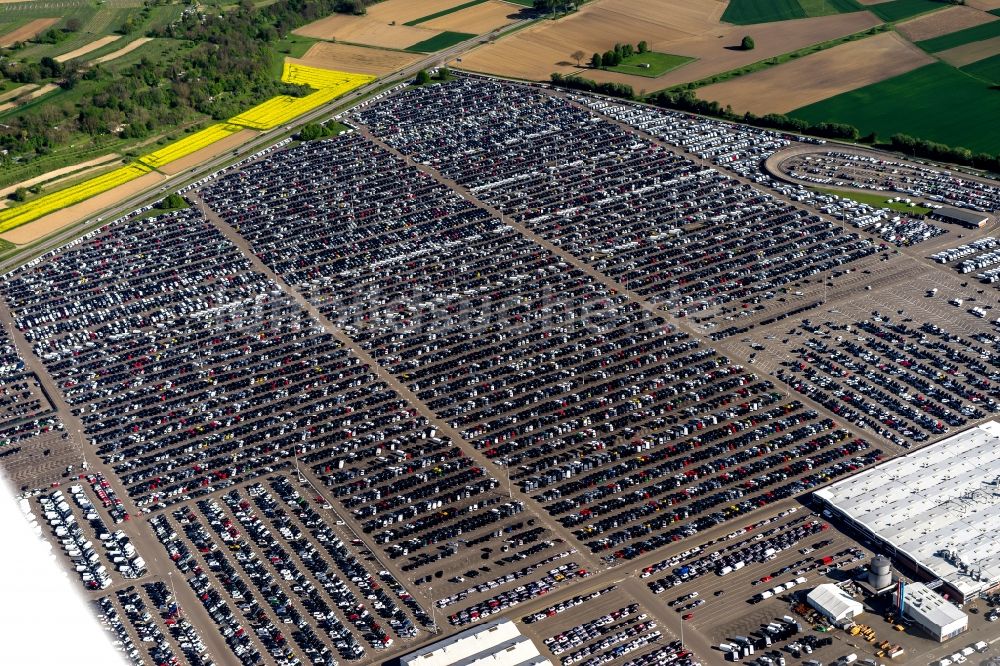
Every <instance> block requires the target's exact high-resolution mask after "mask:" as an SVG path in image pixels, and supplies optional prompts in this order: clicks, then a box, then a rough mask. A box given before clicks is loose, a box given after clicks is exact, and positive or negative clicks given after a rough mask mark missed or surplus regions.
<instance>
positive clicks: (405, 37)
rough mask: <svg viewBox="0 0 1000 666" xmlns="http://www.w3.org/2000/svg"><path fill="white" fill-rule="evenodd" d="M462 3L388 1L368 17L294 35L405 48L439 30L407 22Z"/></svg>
mask: <svg viewBox="0 0 1000 666" xmlns="http://www.w3.org/2000/svg"><path fill="white" fill-rule="evenodd" d="M460 4H462V0H421V2H411V1H410V0H386V1H385V2H380V3H378V4H375V5H372V6H371V7H369V8H368V13H367V14H365V15H364V16H348V15H347V14H334V15H333V16H328V17H326V18H323V19H320V20H318V21H313V22H312V23H310V24H308V25H304V26H302V27H301V28H298V29H296V30H293V31H292V32H294V33H295V34H296V35H302V36H304V37H315V38H317V39H328V40H330V39H336V40H337V41H340V42H353V43H356V44H371V45H372V46H385V47H388V48H394V49H405V48H406V47H408V46H411V45H413V44H416V43H417V42H420V41H423V40H425V39H430V38H431V37H433V36H434V35H436V34H438V32H439V31H438V30H434V29H431V28H429V27H427V26H426V25H425V24H421V25H416V26H408V25H403V24H404V23H406V22H407V21H412V20H414V19H418V18H422V17H424V16H428V15H430V14H435V13H437V12H440V11H444V10H446V9H450V8H451V7H455V6H457V5H460ZM472 9H473V10H474V9H477V7H473V8H472ZM442 18H444V17H442ZM393 24H394V25H393Z"/></svg>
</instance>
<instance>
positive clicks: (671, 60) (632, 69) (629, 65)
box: [606, 51, 694, 78]
mask: <svg viewBox="0 0 1000 666" xmlns="http://www.w3.org/2000/svg"><path fill="white" fill-rule="evenodd" d="M692 60H694V58H689V57H687V56H682V55H673V54H672V53H657V52H656V51H647V52H646V53H636V54H635V55H632V56H629V57H628V58H625V59H624V60H623V61H622V64H620V65H616V66H615V67H607V68H606V69H607V70H608V71H609V72H621V73H622V74H637V75H639V76H648V77H650V78H655V77H657V76H660V75H661V74H665V73H666V72H669V71H670V70H672V69H677V68H678V67H680V66H681V65H686V64H687V63H689V62H691V61H692ZM643 64H646V65H649V67H641V65H643Z"/></svg>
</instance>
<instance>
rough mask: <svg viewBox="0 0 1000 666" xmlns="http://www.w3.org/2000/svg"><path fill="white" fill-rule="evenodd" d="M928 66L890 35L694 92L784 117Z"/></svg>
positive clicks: (926, 58) (921, 56) (913, 48)
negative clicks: (795, 110)
mask: <svg viewBox="0 0 1000 666" xmlns="http://www.w3.org/2000/svg"><path fill="white" fill-rule="evenodd" d="M932 62H934V58H932V57H931V56H929V55H928V54H926V53H924V52H923V51H921V50H920V49H918V48H917V47H916V46H914V45H913V44H911V43H909V42H907V41H906V40H905V39H903V38H902V37H900V36H899V35H897V34H896V33H894V32H884V33H882V34H880V35H876V36H874V37H868V38H866V39H860V40H858V41H855V42H848V43H846V44H841V45H839V46H835V47H833V48H831V49H827V50H825V51H820V52H819V53H814V54H812V55H808V56H806V57H804V58H799V59H798V60H791V61H789V62H786V63H784V64H781V65H778V66H777V67H771V68H768V69H764V70H761V71H759V72H755V73H753V74H748V75H746V76H741V77H738V78H735V79H730V80H728V81H725V82H723V83H716V84H714V85H711V86H706V87H704V88H700V89H699V90H698V93H697V94H698V96H699V97H700V98H702V99H707V100H715V101H717V102H719V103H720V104H723V105H726V104H730V105H732V107H733V109H734V110H735V111H736V112H737V113H742V112H744V111H750V112H752V113H756V114H765V113H786V112H788V111H791V110H793V109H797V108H799V107H802V106H806V105H807V104H812V103H814V102H819V101H820V100H824V99H826V98H828V97H833V96H834V95H839V94H840V93H843V92H847V91H849V90H854V89H855V88H859V87H861V86H865V85H868V84H870V83H876V82H878V81H882V80H884V79H887V78H890V77H892V76H897V75H899V74H903V73H904V72H908V71H910V70H912V69H916V68H917V67H920V66H922V65H927V64H930V63H932Z"/></svg>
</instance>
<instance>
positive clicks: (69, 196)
mask: <svg viewBox="0 0 1000 666" xmlns="http://www.w3.org/2000/svg"><path fill="white" fill-rule="evenodd" d="M150 171H152V169H150V168H149V167H148V166H146V165H145V164H129V165H128V166H124V167H122V168H120V169H115V170H114V171H110V172H108V173H106V174H104V175H102V176H97V177H96V178H91V179H90V180H85V181H83V182H82V183H79V184H77V185H74V186H72V187H67V188H66V189H65V190H59V191H58V192H53V193H52V194H46V195H45V196H42V197H39V198H38V199H35V200H34V201H31V202H28V203H26V204H24V205H23V206H15V207H13V208H7V209H4V210H2V211H0V233H3V232H4V231H9V230H10V229H13V228H14V227H18V226H20V225H22V224H25V223H26V222H31V221H32V220H36V219H38V218H40V217H42V216H43V215H47V214H49V213H52V212H55V211H57V210H59V209H61V208H65V207H66V206H72V205H73V204H75V203H79V202H81V201H83V200H84V199H89V198H90V197H92V196H94V195H96V194H100V193H101V192H107V191H108V190H110V189H112V188H115V187H118V186H119V185H122V184H123V183H127V182H129V181H130V180H135V179H136V178H138V177H140V176H142V175H145V174H147V173H149V172H150Z"/></svg>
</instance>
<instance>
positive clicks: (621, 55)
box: [573, 41, 649, 69]
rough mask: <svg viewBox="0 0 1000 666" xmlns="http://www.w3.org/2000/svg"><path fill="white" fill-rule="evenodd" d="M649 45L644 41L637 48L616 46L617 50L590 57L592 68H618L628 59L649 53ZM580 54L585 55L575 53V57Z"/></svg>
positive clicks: (625, 45) (629, 45) (623, 45)
mask: <svg viewBox="0 0 1000 666" xmlns="http://www.w3.org/2000/svg"><path fill="white" fill-rule="evenodd" d="M648 52H649V45H648V44H646V42H644V41H642V42H639V43H638V44H636V45H635V48H633V47H632V45H631V44H615V48H613V49H609V50H607V51H605V52H604V53H603V54H601V53H595V54H594V55H592V56H591V57H590V66H591V67H593V68H594V69H601V68H602V67H617V66H618V65H620V64H622V61H624V60H625V59H626V58H631V57H632V56H634V55H635V54H637V53H648ZM578 53H579V54H580V55H579V57H581V58H582V57H583V54H582V53H580V52H579V51H578V52H577V53H574V54H573V55H574V56H577V54H578Z"/></svg>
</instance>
